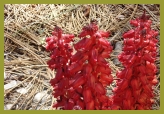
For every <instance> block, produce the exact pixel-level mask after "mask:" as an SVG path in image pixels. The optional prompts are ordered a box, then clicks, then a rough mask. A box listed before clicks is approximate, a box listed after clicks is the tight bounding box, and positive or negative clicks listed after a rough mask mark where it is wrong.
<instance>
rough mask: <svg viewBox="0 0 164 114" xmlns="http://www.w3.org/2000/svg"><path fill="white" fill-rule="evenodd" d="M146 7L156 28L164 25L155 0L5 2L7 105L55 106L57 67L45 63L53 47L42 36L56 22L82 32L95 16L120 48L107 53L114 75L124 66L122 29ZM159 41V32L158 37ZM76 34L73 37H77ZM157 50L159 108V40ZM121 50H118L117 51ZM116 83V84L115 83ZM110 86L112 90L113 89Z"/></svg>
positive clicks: (67, 30)
mask: <svg viewBox="0 0 164 114" xmlns="http://www.w3.org/2000/svg"><path fill="white" fill-rule="evenodd" d="M143 10H146V13H147V14H149V15H150V16H151V18H150V19H151V20H152V21H153V23H152V28H153V29H155V30H156V31H158V32H159V31H160V7H159V5H156V4H151V5H146V4H140V5H137V4H136V5H135V4H133V5H130V4H126V5H125V4H120V5H119V4H117V5H116V4H107V5H101V4H97V5H95V4H92V5H91V4H84V5H80V4H69V5H66V4H60V5H59V4H48V5H47V4H19V5H18V4H12V5H11V4H6V5H5V6H4V109H5V110H9V109H13V110H52V108H51V107H52V104H53V102H54V101H55V99H54V98H53V97H52V95H51V93H52V87H51V86H50V84H49V80H50V79H51V78H53V77H54V76H55V75H54V71H51V70H50V69H49V68H48V67H47V64H46V62H47V60H48V59H49V53H48V52H46V51H45V48H44V46H45V43H44V39H45V38H46V37H47V36H50V35H51V32H52V30H53V28H54V25H58V26H60V27H61V28H62V29H63V30H64V32H65V33H74V34H75V35H78V33H79V32H80V31H81V29H82V27H83V26H84V25H86V24H87V23H89V22H90V20H91V19H96V20H98V25H99V27H100V29H102V30H106V31H110V32H111V36H110V37H109V41H110V42H111V44H112V46H113V47H114V48H116V49H115V50H114V51H113V52H112V54H111V58H110V59H109V62H110V65H111V68H112V75H113V76H115V72H116V70H118V69H121V68H122V66H121V65H120V63H119V61H118V60H117V58H116V55H117V54H118V53H119V52H121V47H122V46H121V42H122V36H121V35H122V33H124V32H125V31H127V30H129V29H131V28H132V26H130V24H129V20H131V19H134V18H136V17H138V16H141V15H142V13H143ZM157 39H158V40H159V42H160V36H158V37H157ZM77 40H78V38H75V39H74V41H75V42H76V41H77ZM159 42H158V45H157V47H158V50H157V53H158V54H157V55H158V56H157V61H156V64H157V67H158V72H157V77H158V80H159V83H158V84H157V86H155V87H154V93H155V95H156V96H155V104H154V105H153V109H154V110H158V109H159V108H160V72H159V71H160V67H159V65H160V59H159V57H160V51H159V49H160V44H159ZM116 51H117V52H116ZM114 85H115V84H112V86H114ZM112 86H111V87H109V91H108V93H109V94H111V88H112Z"/></svg>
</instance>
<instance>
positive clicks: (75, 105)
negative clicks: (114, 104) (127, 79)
mask: <svg viewBox="0 0 164 114" xmlns="http://www.w3.org/2000/svg"><path fill="white" fill-rule="evenodd" d="M52 34H53V36H52V37H48V38H47V39H46V42H47V46H46V49H47V50H49V51H51V56H50V57H51V60H50V61H48V65H49V67H50V68H51V69H56V77H55V78H54V79H52V80H51V82H50V83H51V85H52V86H53V87H54V93H53V95H54V97H55V98H57V103H56V104H54V107H56V108H57V107H60V108H62V109H64V110H72V109H82V110H84V109H87V110H94V109H108V105H109V103H110V101H109V97H107V96H106V86H107V85H109V84H110V83H111V82H112V81H113V78H112V76H111V69H110V67H109V65H108V62H107V61H106V60H105V58H108V57H109V55H110V53H111V51H112V47H111V46H110V43H109V42H108V41H107V40H106V39H105V38H107V37H108V36H109V33H108V32H104V31H99V30H98V26H97V23H96V22H95V21H93V22H91V24H90V25H87V26H85V27H84V28H83V30H82V32H81V33H80V35H79V37H80V38H82V37H83V38H82V40H80V41H79V42H78V43H76V44H74V48H75V50H76V53H75V54H74V55H72V54H71V52H72V49H71V48H70V47H69V45H68V43H69V42H70V41H71V39H72V38H73V35H64V34H62V30H61V29H60V28H59V27H56V28H55V30H54V32H53V33H52Z"/></svg>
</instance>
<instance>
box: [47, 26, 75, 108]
mask: <svg viewBox="0 0 164 114" xmlns="http://www.w3.org/2000/svg"><path fill="white" fill-rule="evenodd" d="M72 38H74V35H72V34H63V32H62V30H61V28H59V27H58V26H56V27H55V29H54V31H53V32H52V36H51V37H48V38H46V42H47V46H46V49H47V50H48V51H50V52H51V54H50V58H51V59H50V60H49V61H48V62H47V64H48V65H49V68H50V69H52V70H53V69H55V70H56V76H55V78H54V79H51V81H50V83H51V85H52V86H53V87H54V93H53V96H54V97H55V98H57V103H56V104H54V107H61V108H63V106H65V109H69V106H70V105H69V103H70V102H71V101H68V99H67V98H66V97H65V95H67V89H68V88H69V79H70V75H69V73H68V66H69V64H70V58H71V56H72V51H73V49H72V48H71V46H70V45H69V42H70V41H72Z"/></svg>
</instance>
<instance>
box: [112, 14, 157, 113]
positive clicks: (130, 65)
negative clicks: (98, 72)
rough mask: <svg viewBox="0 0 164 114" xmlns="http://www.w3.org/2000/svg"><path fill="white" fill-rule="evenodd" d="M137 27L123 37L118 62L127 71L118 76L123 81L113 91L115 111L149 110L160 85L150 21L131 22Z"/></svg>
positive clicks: (144, 19)
mask: <svg viewBox="0 0 164 114" xmlns="http://www.w3.org/2000/svg"><path fill="white" fill-rule="evenodd" d="M130 23H131V24H132V25H134V26H135V27H136V28H135V29H132V30H130V31H128V32H127V33H124V34H123V38H124V47H123V52H122V53H121V54H120V55H119V57H118V58H119V60H120V61H121V62H122V64H123V65H124V66H125V68H124V69H123V70H122V71H120V72H118V73H117V77H118V78H120V80H118V81H117V87H116V88H115V90H114V96H113V109H121V110H142V109H143V110H148V109H151V106H152V103H153V99H152V98H153V96H154V95H153V89H152V86H153V85H155V84H156V83H157V79H156V70H157V68H156V66H155V64H154V62H155V58H156V49H157V48H156V43H157V40H156V38H155V37H156V36H157V35H158V32H156V31H154V30H151V23H152V22H151V20H149V17H148V16H146V14H145V12H144V14H143V15H142V16H141V17H140V18H137V19H135V20H132V21H131V22H130Z"/></svg>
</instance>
